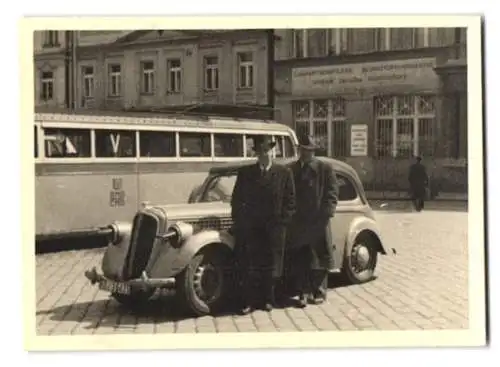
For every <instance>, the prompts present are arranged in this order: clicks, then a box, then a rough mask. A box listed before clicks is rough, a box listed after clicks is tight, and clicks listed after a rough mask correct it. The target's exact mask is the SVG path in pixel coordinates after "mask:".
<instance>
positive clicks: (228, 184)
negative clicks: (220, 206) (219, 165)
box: [202, 175, 236, 203]
mask: <svg viewBox="0 0 500 367" xmlns="http://www.w3.org/2000/svg"><path fill="white" fill-rule="evenodd" d="M235 183H236V175H232V176H220V177H216V178H214V179H213V180H212V181H210V183H209V184H208V186H207V189H206V191H205V195H203V198H202V201H203V202H208V201H222V202H225V203H229V202H231V196H232V194H233V189H234V185H235Z"/></svg>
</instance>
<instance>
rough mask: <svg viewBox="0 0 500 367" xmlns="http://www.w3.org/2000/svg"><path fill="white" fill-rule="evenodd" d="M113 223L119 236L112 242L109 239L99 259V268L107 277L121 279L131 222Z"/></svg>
mask: <svg viewBox="0 0 500 367" xmlns="http://www.w3.org/2000/svg"><path fill="white" fill-rule="evenodd" d="M114 225H116V226H117V227H118V228H119V229H120V236H119V238H118V239H117V241H116V242H114V243H113V242H112V241H109V243H108V246H107V247H106V250H105V252H104V256H103V258H102V261H101V268H102V272H103V274H104V275H105V276H106V277H107V278H110V279H114V280H121V279H122V277H123V268H124V267H125V261H126V258H127V252H128V249H129V246H130V239H131V237H132V223H129V222H120V223H114Z"/></svg>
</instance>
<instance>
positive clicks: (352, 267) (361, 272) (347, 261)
mask: <svg viewBox="0 0 500 367" xmlns="http://www.w3.org/2000/svg"><path fill="white" fill-rule="evenodd" d="M346 250H347V251H346V252H345V255H344V264H343V266H342V268H343V275H344V277H345V278H346V280H347V281H348V282H349V283H351V284H361V283H365V282H368V281H370V280H372V279H373V277H374V273H375V268H376V267H377V260H378V249H377V244H376V241H374V240H373V239H372V238H371V236H369V235H367V234H362V235H359V236H358V237H357V238H356V240H355V241H354V244H353V245H352V246H349V247H348V248H347V249H346ZM367 254H368V258H367V257H366V256H367ZM361 259H362V260H361ZM361 264H362V265H363V266H361Z"/></svg>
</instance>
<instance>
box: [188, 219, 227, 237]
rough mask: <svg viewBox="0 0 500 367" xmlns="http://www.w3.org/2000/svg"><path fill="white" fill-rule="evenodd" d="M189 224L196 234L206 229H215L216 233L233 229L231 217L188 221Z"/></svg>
mask: <svg viewBox="0 0 500 367" xmlns="http://www.w3.org/2000/svg"><path fill="white" fill-rule="evenodd" d="M186 222H187V223H189V224H191V225H192V226H193V230H194V232H195V233H196V232H199V231H202V230H205V229H214V230H216V231H224V230H228V229H229V228H231V226H232V224H233V221H232V219H231V217H226V218H224V217H215V216H214V217H205V218H199V219H196V220H187V221H186Z"/></svg>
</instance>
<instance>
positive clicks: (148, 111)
mask: <svg viewBox="0 0 500 367" xmlns="http://www.w3.org/2000/svg"><path fill="white" fill-rule="evenodd" d="M44 112H45V113H61V114H75V115H78V114H92V115H111V116H123V115H143V114H145V115H161V116H177V117H178V116H186V117H189V118H201V119H202V118H208V117H210V116H217V117H219V118H231V119H234V120H238V119H245V120H259V121H269V122H273V120H274V114H275V112H279V110H277V109H274V108H271V107H268V106H265V105H255V104H209V103H196V104H188V105H170V106H160V107H131V108H123V109H116V108H113V109H95V110H90V109H76V110H71V109H68V108H54V107H42V106H39V107H37V108H35V113H44Z"/></svg>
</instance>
